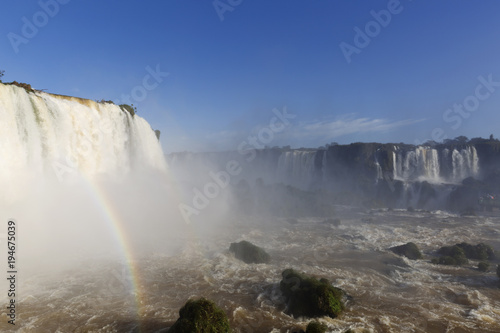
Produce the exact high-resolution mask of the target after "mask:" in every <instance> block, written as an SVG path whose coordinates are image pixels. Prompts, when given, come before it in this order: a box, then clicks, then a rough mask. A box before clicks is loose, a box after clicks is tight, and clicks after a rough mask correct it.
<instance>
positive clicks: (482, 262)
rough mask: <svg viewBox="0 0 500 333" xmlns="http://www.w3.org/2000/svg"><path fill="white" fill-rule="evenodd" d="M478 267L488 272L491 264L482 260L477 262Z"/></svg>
mask: <svg viewBox="0 0 500 333" xmlns="http://www.w3.org/2000/svg"><path fill="white" fill-rule="evenodd" d="M477 269H478V270H479V271H481V272H487V271H488V270H489V269H490V264H489V263H487V262H485V261H481V262H480V263H479V264H477Z"/></svg>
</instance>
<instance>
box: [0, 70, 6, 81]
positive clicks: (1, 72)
mask: <svg viewBox="0 0 500 333" xmlns="http://www.w3.org/2000/svg"><path fill="white" fill-rule="evenodd" d="M4 74H5V71H3V70H0V82H2V77H3V76H4Z"/></svg>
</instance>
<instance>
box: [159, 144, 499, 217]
mask: <svg viewBox="0 0 500 333" xmlns="http://www.w3.org/2000/svg"><path fill="white" fill-rule="evenodd" d="M168 159H169V164H170V166H171V169H172V170H173V172H174V173H175V171H176V170H183V171H186V170H190V169H192V170H194V171H195V174H197V175H200V179H199V180H198V181H201V182H202V183H203V180H202V179H203V176H204V175H208V174H209V173H210V172H219V171H221V170H222V171H223V170H225V168H226V164H227V163H228V161H236V162H237V163H238V165H239V166H240V167H241V172H240V173H239V174H238V175H236V176H232V177H231V184H233V185H235V184H237V183H238V182H239V181H241V180H245V181H247V182H248V184H249V185H250V186H253V185H254V184H256V181H257V180H259V181H261V182H263V183H264V184H267V185H272V184H284V185H287V186H292V187H295V188H297V189H300V190H303V191H328V192H329V193H336V194H339V195H340V200H342V199H344V200H345V201H346V202H345V203H355V204H361V203H362V204H365V205H368V206H386V207H387V206H388V207H404V208H406V207H408V206H412V207H415V208H429V209H436V208H439V209H452V210H457V209H459V208H460V207H462V208H463V207H464V205H466V206H467V205H469V206H474V205H476V204H477V201H478V197H479V196H481V195H483V194H484V193H485V192H486V193H497V192H498V193H500V142H499V141H497V140H487V139H475V141H474V143H463V142H462V143H457V142H451V143H447V144H434V145H433V146H432V147H430V146H414V145H407V144H380V143H353V144H349V145H333V146H329V147H327V148H318V149H289V148H269V149H260V150H246V151H239V152H238V151H233V152H216V153H198V154H192V153H177V154H171V155H169V156H168ZM200 166H204V167H205V169H203V168H202V169H200ZM465 179H470V180H469V181H467V182H465V183H463V181H464V180H465ZM207 180H210V178H209V177H205V182H206V181H207ZM190 181H194V180H193V179H190ZM478 181H481V184H486V183H487V185H488V186H480V184H479V183H477V182H478ZM194 182H196V181H194Z"/></svg>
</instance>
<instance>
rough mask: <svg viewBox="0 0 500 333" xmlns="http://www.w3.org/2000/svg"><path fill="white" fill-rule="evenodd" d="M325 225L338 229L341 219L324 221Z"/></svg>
mask: <svg viewBox="0 0 500 333" xmlns="http://www.w3.org/2000/svg"><path fill="white" fill-rule="evenodd" d="M323 223H324V224H329V225H333V226H334V227H338V226H339V225H340V223H341V222H340V219H338V218H336V219H326V220H324V221H323Z"/></svg>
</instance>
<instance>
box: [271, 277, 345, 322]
mask: <svg viewBox="0 0 500 333" xmlns="http://www.w3.org/2000/svg"><path fill="white" fill-rule="evenodd" d="M281 275H282V276H283V279H282V280H281V282H280V290H281V292H282V293H283V295H284V296H285V299H286V301H287V305H288V309H287V312H288V313H289V314H291V315H293V316H295V317H299V316H306V317H322V316H330V317H332V318H335V317H337V316H338V315H339V314H340V313H341V312H342V310H344V304H343V303H342V296H343V291H342V290H341V289H339V288H335V287H333V286H332V285H331V284H330V282H329V281H328V280H327V279H321V280H319V281H318V280H317V279H316V278H314V277H310V276H307V275H304V274H301V273H299V272H297V271H295V270H293V269H286V270H284V271H283V273H282V274H281Z"/></svg>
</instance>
